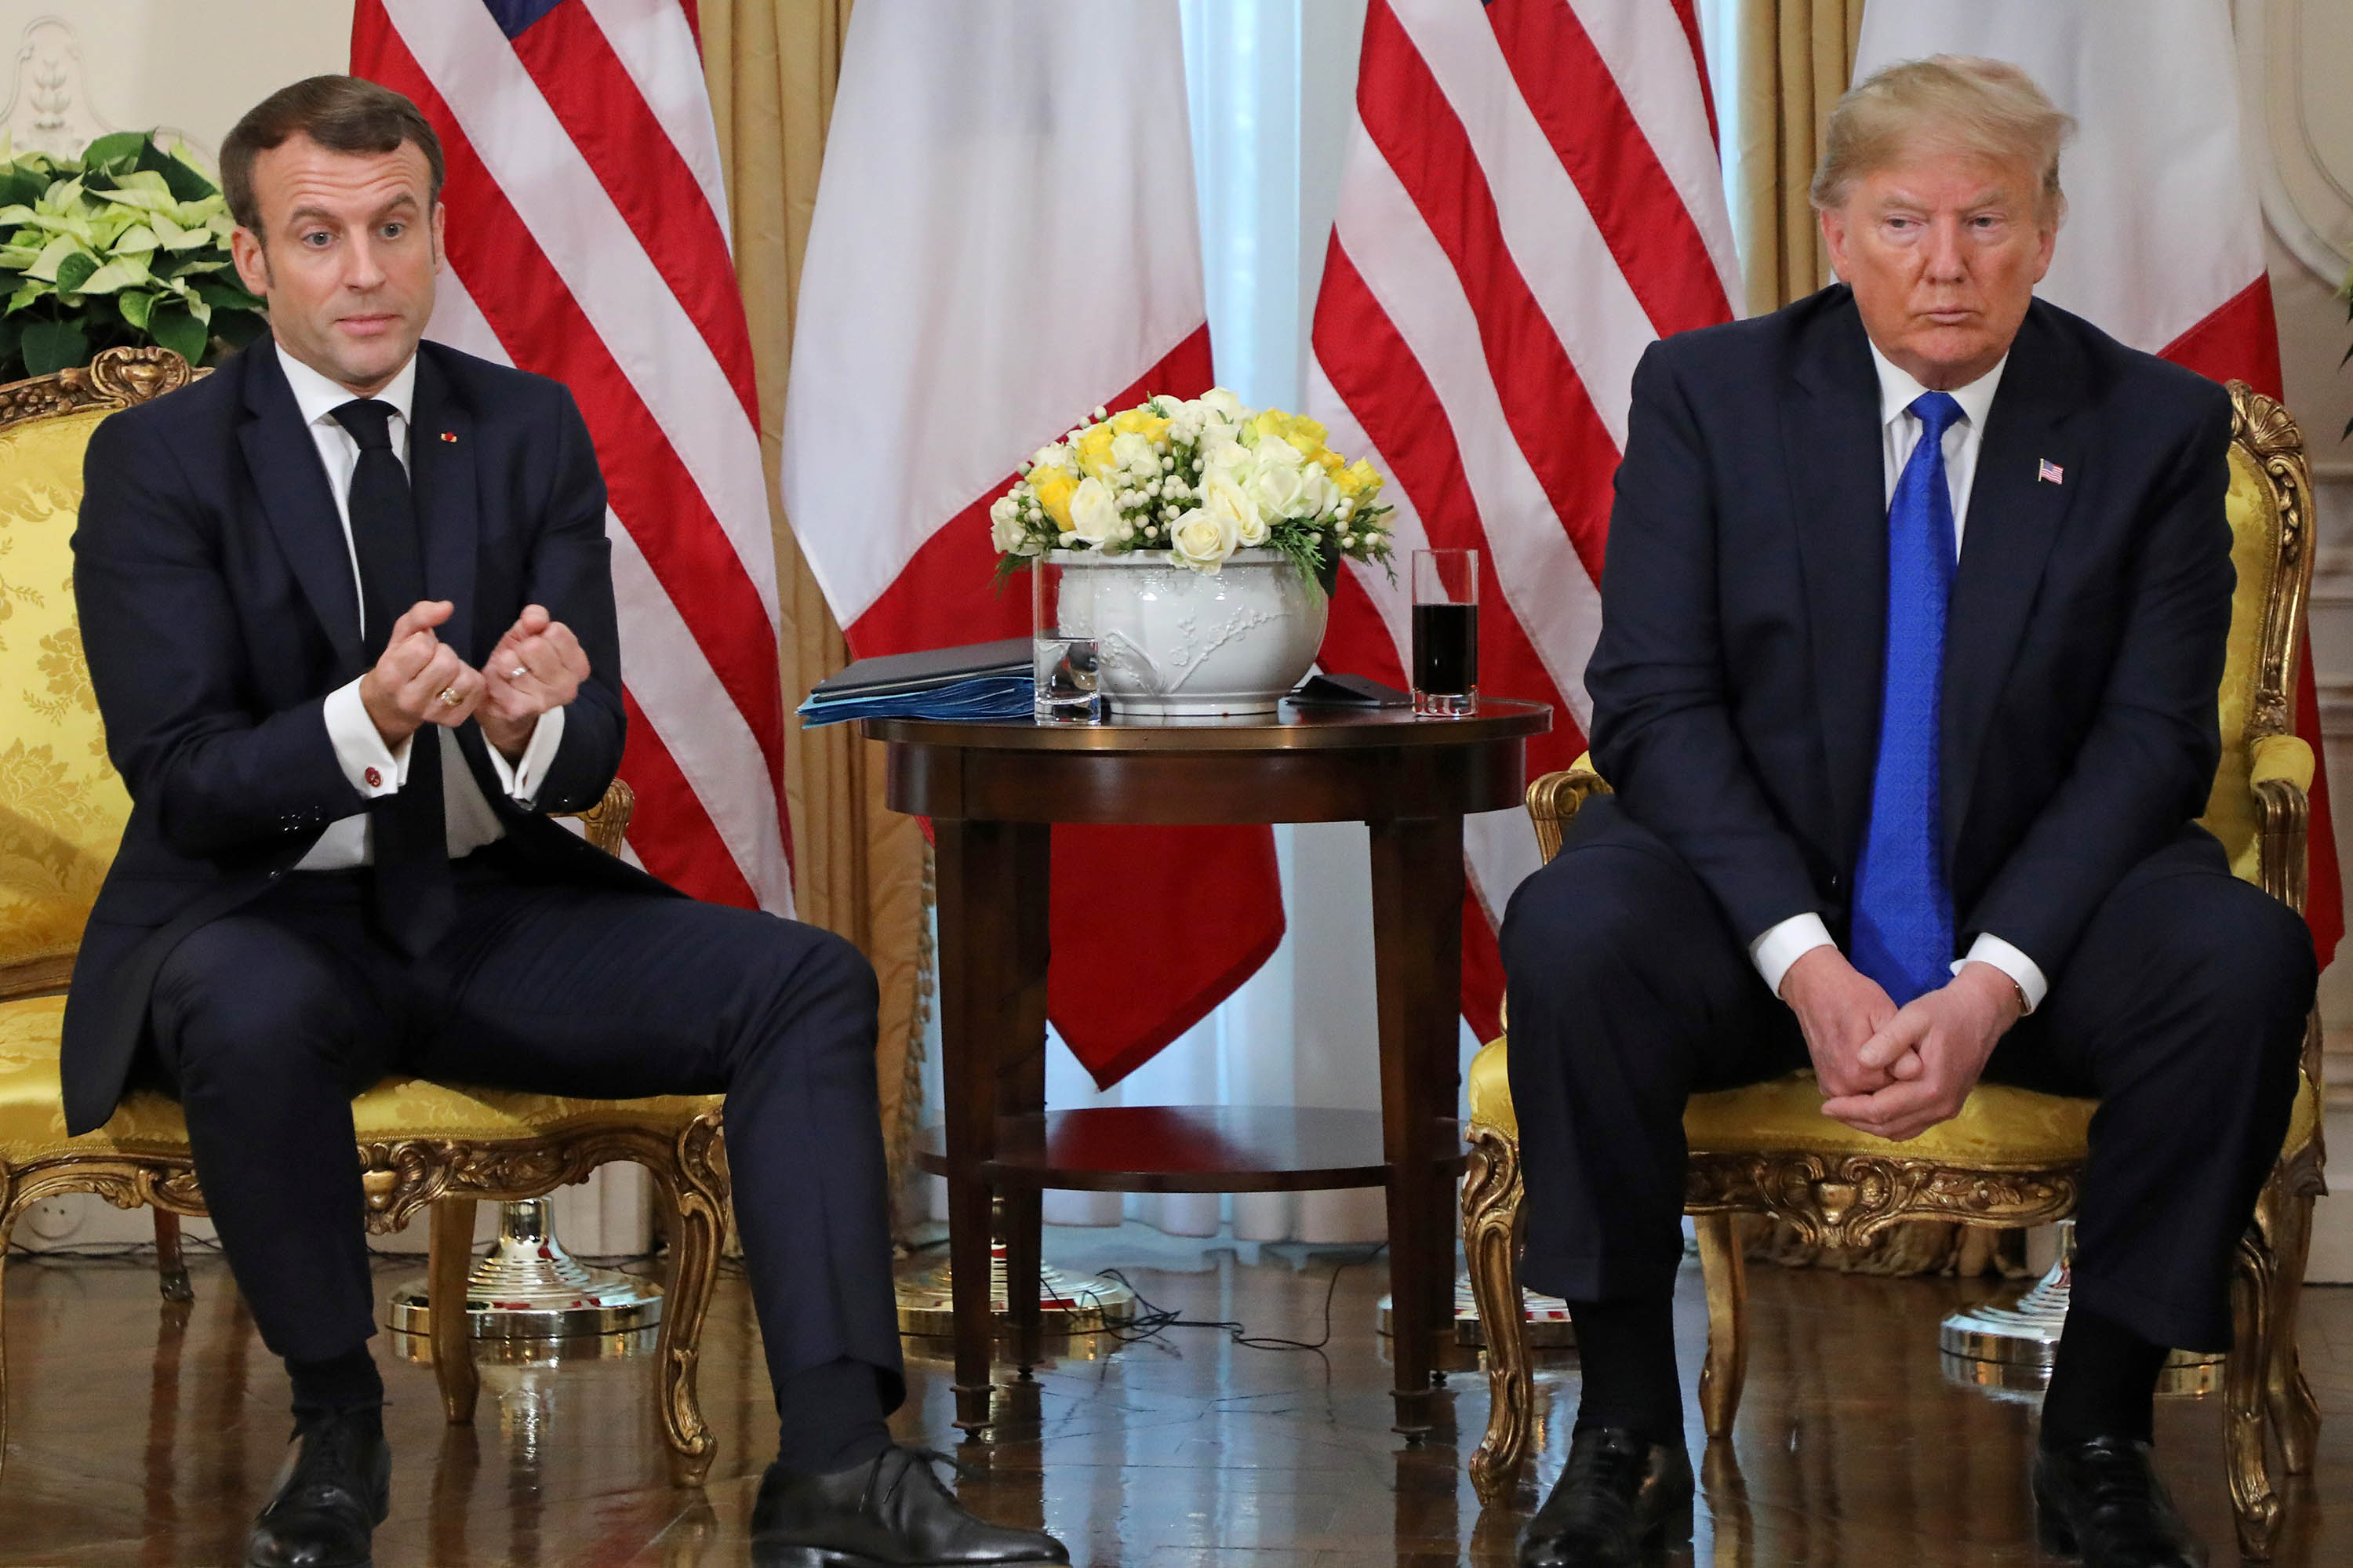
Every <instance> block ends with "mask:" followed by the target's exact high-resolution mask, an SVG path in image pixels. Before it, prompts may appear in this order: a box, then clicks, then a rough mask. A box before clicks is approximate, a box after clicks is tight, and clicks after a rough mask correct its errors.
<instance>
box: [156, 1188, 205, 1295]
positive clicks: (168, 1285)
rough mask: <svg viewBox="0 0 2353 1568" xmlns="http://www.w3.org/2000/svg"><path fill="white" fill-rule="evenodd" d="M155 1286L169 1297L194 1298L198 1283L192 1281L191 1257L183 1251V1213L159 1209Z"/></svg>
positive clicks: (157, 1210) (157, 1211)
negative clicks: (189, 1263) (184, 1254)
mask: <svg viewBox="0 0 2353 1568" xmlns="http://www.w3.org/2000/svg"><path fill="white" fill-rule="evenodd" d="M153 1213H154V1215H155V1286H156V1288H157V1289H159V1290H161V1291H162V1292H163V1293H164V1300H166V1301H194V1300H195V1298H196V1290H195V1286H193V1285H191V1284H189V1283H188V1263H187V1259H186V1258H185V1257H184V1256H183V1255H181V1252H180V1216H179V1215H177V1214H175V1213H172V1211H171V1210H169V1209H156V1210H154V1211H153Z"/></svg>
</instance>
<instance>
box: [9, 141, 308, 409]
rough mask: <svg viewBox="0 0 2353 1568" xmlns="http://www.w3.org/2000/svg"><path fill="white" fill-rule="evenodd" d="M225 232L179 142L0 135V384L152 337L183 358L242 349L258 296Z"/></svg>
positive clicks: (219, 204) (224, 216) (212, 188)
mask: <svg viewBox="0 0 2353 1568" xmlns="http://www.w3.org/2000/svg"><path fill="white" fill-rule="evenodd" d="M236 227H237V222H236V220H235V219H234V218H232V217H229V214H228V204H227V201H226V200H224V199H223V198H222V196H221V193H220V187H219V186H218V185H216V184H214V182H213V180H212V177H211V176H210V175H207V174H206V172H205V171H204V170H203V169H201V168H199V167H198V166H197V165H196V164H195V161H194V159H193V158H192V157H191V156H190V155H189V154H188V152H187V150H186V149H185V148H184V147H181V146H178V145H177V144H174V145H173V146H171V147H165V146H164V144H163V143H160V142H158V141H157V140H156V138H155V137H154V136H153V135H152V134H150V133H149V132H143V131H124V132H117V133H116V134H113V135H111V136H101V137H100V138H99V139H98V140H97V141H95V142H92V143H90V145H89V147H88V148H86V149H84V151H83V153H82V155H81V156H80V157H79V158H59V157H55V156H53V155H51V154H47V153H14V152H13V151H12V150H11V148H10V146H9V144H8V143H6V142H5V140H0V235H4V236H5V243H0V290H11V286H12V285H13V290H12V291H9V292H8V296H7V298H8V303H7V308H6V311H5V313H0V380H16V379H18V378H20V377H23V376H46V375H47V374H49V373H50V372H51V371H54V370H62V369H64V368H66V367H67V366H75V365H87V364H89V363H90V359H91V357H92V356H93V355H96V354H97V353H98V352H99V351H100V349H105V348H111V347H114V346H116V345H118V344H151V343H152V344H162V345H163V346H164V347H165V348H168V349H170V350H172V351H173V352H174V353H175V354H177V355H180V356H181V357H182V358H183V359H185V360H186V361H187V362H188V363H189V364H191V365H203V364H206V362H208V361H209V360H211V359H214V358H216V357H218V355H220V354H222V353H226V352H227V351H228V350H230V349H234V348H238V347H241V346H243V345H244V344H246V343H247V342H248V341H249V340H250V339H252V338H253V337H254V336H255V335H257V334H259V332H260V331H261V329H262V326H263V324H264V317H263V315H262V309H263V305H262V302H261V301H260V300H259V299H257V298H255V297H254V296H253V295H251V294H249V293H248V292H246V291H245V289H244V287H243V286H242V285H241V284H239V283H238V282H237V270H236V268H235V265H234V263H233V262H232V261H231V260H230V258H229V249H228V237H229V234H230V233H231V231H232V230H234V229H235V228H236Z"/></svg>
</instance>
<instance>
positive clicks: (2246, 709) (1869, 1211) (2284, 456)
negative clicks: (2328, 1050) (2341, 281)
mask: <svg viewBox="0 0 2353 1568" xmlns="http://www.w3.org/2000/svg"><path fill="white" fill-rule="evenodd" d="M2231 401H2232V411H2233V420H2232V438H2233V439H2232V444H2231V450H2230V462H2231V488H2230V495H2229V503H2228V504H2229V510H2230V517H2231V526H2232V535H2233V544H2232V563H2233V565H2235V566H2236V567H2237V568H2238V574H2239V584H2238V591H2237V595H2236V597H2235V599H2234V600H2233V603H2232V618H2231V646H2230V656H2229V662H2228V664H2227V667H2226V668H2225V671H2224V673H2223V678H2222V685H2221V691H2220V693H2219V694H2218V701H2219V703H2220V706H2221V730H2222V736H2223V757H2222V764H2221V768H2220V769H2219V770H2218V771H2217V773H2216V775H2215V779H2214V789H2213V792H2212V795H2211V798H2210V800H2208V803H2207V810H2206V815H2205V817H2204V819H2203V821H2204V822H2205V824H2206V826H2207V827H2208V828H2210V829H2211V830H2212V831H2213V832H2214V834H2215V836H2216V837H2218V838H2220V839H2221V841H2222V843H2223V846H2224V848H2225V849H2227V850H2228V851H2229V853H2230V855H2231V863H2232V869H2233V870H2234V871H2236V872H2237V874H2239V875H2240V876H2242V877H2244V878H2245V879H2246V880H2248V881H2250V882H2253V883H2255V884H2257V885H2260V886H2262V887H2263V890H2264V891H2265V892H2267V893H2269V894H2271V895H2273V896H2274V897H2276V898H2279V899H2280V900H2282V901H2283V902H2284V903H2286V904H2288V905H2289V906H2293V907H2295V908H2296V909H2298V910H2301V909H2302V908H2303V907H2304V899H2305V876H2306V859H2305V855H2306V842H2305V841H2306V789H2309V788H2310V786H2311V782H2312V770H2313V758H2312V751H2311V748H2310V747H2308V746H2306V744H2305V742H2304V741H2302V740H2300V739H2298V738H2297V737H2296V736H2295V735H2294V734H2293V733H2292V718H2293V712H2294V709H2293V698H2294V694H2295V662H2296V656H2297V652H2298V649H2299V647H2300V646H2301V642H2302V637H2303V630H2304V609H2305V594H2306V588H2307V586H2308V584H2309V582H2310V579H2311V571H2312V567H2311V557H2310V544H2311V536H2310V528H2311V519H2312V485H2311V478H2310V473H2309V471H2308V470H2307V468H2306V461H2305V455H2304V438H2303V436H2302V435H2301V433H2300V432H2299V431H2298V430H2297V429H2296V427H2295V421H2293V420H2292V419H2290V418H2288V416H2287V413H2286V411H2285V410H2284V408H2281V407H2280V406H2279V405H2278V404H2277V403H2275V402H2274V401H2273V400H2272V399H2270V398H2268V397H2263V396H2262V395H2261V394H2260V393H2256V392H2254V391H2252V390H2250V389H2249V388H2248V387H2246V386H2245V385H2244V384H2243V383H2241V382H2233V383H2232V384H2231ZM1606 789H1609V786H1608V785H1607V784H1606V783H1604V782H1603V781H1602V779H1601V778H1600V776H1599V774H1597V773H1595V772H1594V771H1593V770H1592V768H1590V766H1588V763H1587V762H1586V761H1584V760H1580V761H1579V762H1578V763H1577V765H1576V766H1574V767H1572V768H1569V769H1567V771H1565V772H1559V773H1551V774H1547V775H1546V776H1545V777H1544V778H1541V779H1537V780H1535V782H1534V783H1533V784H1531V785H1529V787H1528V813H1529V815H1530V816H1531V817H1533V818H1534V819H1535V830H1536V839H1537V842H1538V845H1539V847H1540V848H1541V849H1542V851H1543V853H1544V857H1545V859H1546V860H1547V861H1549V860H1550V859H1551V858H1552V857H1553V855H1554V854H1556V853H1558V851H1559V849H1560V842H1561V835H1562V832H1564V830H1566V828H1567V825H1568V824H1569V822H1570V821H1573V820H1574V819H1575V818H1576V815H1577V810H1578V808H1579V807H1580V806H1581V805H1582V804H1583V803H1584V802H1585V801H1586V800H1588V799H1589V798H1590V797H1592V796H1593V795H1595V794H1597V793H1599V792H1601V791H1604V790H1606ZM1507 1044H1508V1037H1507V1038H1506V1039H1498V1040H1496V1041H1494V1042H1493V1044H1489V1045H1488V1046H1487V1047H1486V1048H1485V1049H1484V1050H1482V1051H1481V1052H1480V1053H1479V1054H1478V1055H1477V1057H1476V1058H1474V1060H1473V1062H1472V1067H1471V1073H1470V1099H1471V1116H1470V1120H1469V1122H1468V1124H1467V1125H1466V1127H1465V1129H1464V1136H1465V1137H1466V1138H1467V1139H1469V1141H1470V1143H1471V1159H1470V1173H1469V1177H1468V1180H1467V1181H1465V1183H1464V1186H1463V1193H1462V1230H1463V1238H1464V1243H1465V1245H1466V1247H1467V1249H1468V1251H1469V1254H1470V1262H1471V1279H1472V1291H1473V1294H1474V1296H1475V1297H1476V1298H1477V1303H1478V1308H1479V1316H1480V1319H1481V1320H1482V1328H1483V1330H1484V1331H1485V1334H1486V1342H1487V1347H1488V1350H1487V1377H1488V1383H1489V1386H1490V1389H1491V1391H1492V1393H1493V1400H1492V1403H1491V1404H1490V1408H1489V1416H1488V1423H1487V1432H1486V1436H1485V1439H1484V1440H1483V1441H1482V1443H1481V1444H1480V1445H1479V1448H1478V1451H1477V1452H1476V1453H1475V1454H1473V1455H1472V1459H1471V1476H1472V1483H1473V1485H1474V1486H1475V1487H1476V1488H1477V1489H1478V1493H1479V1497H1480V1499H1481V1500H1482V1502H1489V1503H1492V1502H1493V1501H1494V1500H1495V1499H1497V1498H1499V1497H1501V1496H1503V1495H1504V1494H1505V1493H1506V1492H1507V1491H1509V1489H1511V1487H1512V1485H1513V1483H1514V1478H1516V1476H1517V1474H1518V1471H1519V1467H1520V1465H1521V1463H1522V1461H1523V1460H1524V1459H1525V1457H1526V1453H1527V1448H1528V1442H1529V1434H1530V1427H1531V1425H1532V1410H1531V1402H1532V1399H1533V1396H1534V1389H1533V1379H1532V1377H1531V1372H1530V1366H1529V1361H1528V1351H1527V1341H1526V1333H1525V1319H1524V1316H1523V1313H1522V1310H1521V1298H1520V1282H1519V1257H1520V1249H1521V1245H1522V1241H1523V1236H1524V1228H1523V1224H1522V1220H1521V1213H1520V1199H1521V1191H1522V1189H1521V1177H1520V1150H1519V1139H1518V1124H1517V1121H1516V1119H1515V1118H1514V1113H1513V1109H1512V1099H1511V1083H1510V1079H1509V1076H1508V1073H1507V1069H1506V1065H1505V1064H1506V1057H1505V1052H1506V1049H1507ZM2319 1084H2320V1038H2319V1029H2318V1026H2317V1023H2316V1022H2315V1024H2314V1025H2313V1026H2312V1027H2311V1028H2310V1029H2309V1030H2308V1031H2307V1033H2306V1039H2305V1054H2304V1073H2303V1081H2302V1083H2301V1084H2300V1085H2299V1087H2298V1093H2297V1096H2296V1100H2295V1111H2294V1114H2293V1116H2292V1118H2291V1120H2290V1124H2289V1128H2288V1135H2287V1139H2286V1143H2285V1146H2284V1149H2283V1150H2282V1151H2281V1155H2280V1160H2279V1163H2278V1165H2277V1166H2276V1167H2275V1168H2274V1171H2273V1174H2272V1178H2271V1181H2270V1182H2269V1183H2268V1184H2267V1185H2266V1186H2265V1187H2264V1189H2263V1195H2262V1197H2261V1199H2260V1200H2259V1202H2258V1205H2257V1209H2256V1213H2255V1223H2254V1224H2253V1225H2251V1226H2249V1227H2248V1231H2247V1234H2246V1236H2245V1238H2244V1239H2243V1240H2242V1243H2241V1244H2240V1248H2239V1255H2238V1266H2237V1269H2236V1272H2235V1276H2234V1277H2233V1279H2232V1287H2231V1302H2232V1318H2233V1320H2234V1323H2235V1327H2236V1331H2237V1340H2236V1342H2235V1344H2234V1345H2233V1347H2232V1351H2231V1353H2230V1357H2229V1359H2228V1361H2227V1362H2226V1364H2225V1367H2224V1372H2223V1399H2222V1404H2223V1412H2222V1414H2223V1423H2224V1436H2225V1445H2224V1446H2225V1455H2226V1458H2227V1461H2228V1465H2229V1469H2230V1485H2231V1500H2232V1507H2233V1509H2234V1510H2235V1512H2236V1514H2237V1519H2238V1534H2239V1544H2240V1549H2241V1551H2242V1552H2243V1553H2244V1554H2245V1555H2246V1556H2248V1557H2251V1558H2255V1559H2258V1560H2261V1559H2264V1558H2267V1557H2268V1556H2269V1555H2270V1553H2271V1546H2272V1542H2273V1539H2274V1535H2275V1534H2276V1532H2277V1530H2278V1523H2279V1519H2278V1514H2279V1503H2278V1499H2277V1498H2276V1497H2275V1496H2274V1492H2273V1489H2272V1484H2271V1473H2270V1462H2269V1457H2268V1450H2267V1446H2266V1436H2267V1430H2266V1429H2267V1428H2268V1430H2269V1433H2272V1434H2276V1436H2277V1437H2278V1439H2279V1443H2280V1448H2281V1451H2282V1455H2283V1457H2284V1459H2285V1461H2286V1465H2287V1467H2288V1469H2289V1470H2290V1471H2292V1472H2295V1473H2298V1474H2301V1473H2303V1472H2304V1471H2306V1469H2308V1468H2309V1467H2310V1466H2311V1462H2312V1455H2313V1447H2314V1444H2315V1442H2316V1438H2317V1435H2318V1430H2319V1425H2320V1413H2319V1409H2318V1407H2317V1406H2316V1404H2314V1402H2313V1398H2312V1393H2311V1390H2310V1389H2309V1388H2308V1387H2306V1383H2305V1381H2304V1376H2303V1373H2302V1372H2301V1371H2300V1370H2299V1368H2298V1365H2297V1361H2296V1349H2295V1311H2296V1299H2297V1294H2298V1291H2299V1289H2300V1287H2301V1285H2302V1281H2303V1277H2304V1264H2305V1254H2306V1247H2307V1245H2308V1243H2309V1240H2310V1236H2311V1226H2312V1202H2313V1199H2314V1198H2315V1197H2316V1196H2317V1195H2318V1194H2319V1193H2320V1192H2322V1191H2323V1190H2324V1189H2323V1185H2322V1181H2321V1174H2320V1172H2321V1162H2322V1148H2321V1122H2320V1093H2319ZM1820 1105H1821V1097H1820V1093H1819V1092H1818V1091H1817V1090H1816V1088H1815V1086H1814V1083H1813V1079H1812V1075H1810V1074H1805V1073H1800V1074H1794V1075H1790V1076H1788V1077H1785V1078H1781V1079H1778V1080H1776V1081H1774V1082H1771V1083H1766V1084H1760V1085H1757V1086H1753V1087H1750V1088H1745V1089H1732V1090H1726V1091H1724V1092H1722V1093H1715V1094H1703V1095H1695V1096H1694V1097H1692V1100H1691V1104H1690V1106H1689V1107H1688V1108H1687V1110H1686V1111H1685V1113H1684V1117H1683V1130H1684V1134H1685V1138H1686V1140H1687V1142H1688V1144H1689V1146H1690V1150H1691V1160H1690V1165H1689V1167H1688V1171H1687V1174H1686V1176H1685V1184H1684V1208H1685V1211H1686V1212H1687V1213H1691V1214H1692V1215H1693V1216H1694V1218H1695V1220H1696V1223H1697V1228H1698V1234H1699V1255H1700V1267H1701V1271H1702V1274H1703V1276H1704V1279H1705V1282H1706V1287H1707V1307H1708V1346H1707V1360H1706V1362H1705V1364H1704V1366H1703V1368H1702V1370H1701V1372H1700V1381H1699V1397H1700V1409H1701V1414H1702V1416H1703V1418H1704V1421H1705V1424H1706V1427H1707V1433H1708V1436H1710V1437H1711V1438H1720V1437H1724V1436H1727V1435H1728V1434H1729V1433H1730V1432H1731V1430H1732V1423H1733V1418H1734V1415H1735V1414H1736V1412H1737V1410H1738V1408H1739V1404H1740V1389H1741V1381H1742V1377H1743V1374H1744V1372H1745V1371H1746V1359H1747V1341H1746V1331H1745V1330H1746V1324H1745V1316H1746V1275H1745V1270H1746V1265H1745V1263H1744V1261H1743V1258H1742V1255H1741V1252H1740V1248H1739V1246H1738V1245H1736V1241H1735V1238H1734V1234H1733V1224H1732V1220H1733V1216H1734V1215H1735V1214H1740V1213H1754V1214H1766V1215H1770V1216H1772V1217H1774V1218H1775V1219H1778V1220H1781V1221H1784V1222H1786V1223H1788V1224H1790V1225H1792V1226H1794V1227H1795V1228H1796V1229H1797V1230H1798V1232H1799V1234H1801V1235H1802V1236H1803V1237H1804V1239H1806V1240H1807V1241H1809V1242H1813V1243H1817V1244H1821V1245H1861V1244H1862V1243H1864V1242H1867V1241H1868V1240H1870V1239H1871V1237H1872V1236H1873V1235H1874V1234H1877V1233H1879V1232H1881V1231H1883V1230H1885V1229H1886V1228H1887V1227H1889V1226H1891V1225H1894V1224H1901V1223H1902V1222H1904V1221H1906V1220H1917V1219H1936V1220H1957V1221H1962V1222H1965V1223H1968V1224H1981V1225H1997V1226H2008V1225H2032V1224H2043V1223H2045V1222H2048V1221H2052V1220H2058V1219H2062V1218H2064V1217H2065V1216H2067V1215H2068V1214H2069V1213H2073V1209H2074V1206H2075V1198H2076V1180H2077V1176H2078V1173H2079V1171H2080V1170H2081V1167H2082V1164H2083V1160H2084V1152H2085V1133H2086V1129H2087V1128H2088V1126H2089V1124H2090V1121H2091V1117H2092V1112H2093V1110H2094V1108H2095V1102H2094V1101H2091V1100H2084V1099H2069V1098H2063V1097H2057V1096H2051V1095H2038V1094H2033V1093H2031V1092H2029V1091H2027V1090H2024V1089H2017V1088H2010V1087H2006V1086H2000V1085H1992V1084H1988V1085H1982V1086H1979V1087H1978V1089H1977V1090H1976V1092H1975V1093H1973V1094H1972V1095H1970V1097H1969V1099H1968V1104H1967V1105H1966V1106H1965V1107H1963V1109H1962V1111H1961V1114H1960V1115H1959V1116H1958V1117H1957V1118H1954V1119H1953V1120H1952V1121H1949V1122H1947V1123H1945V1124H1944V1125H1943V1126H1941V1127H1937V1128H1932V1129H1931V1130H1930V1131H1929V1132H1927V1133H1926V1134H1925V1135H1924V1136H1922V1137H1920V1138H1918V1139H1914V1140H1913V1141H1911V1142H1909V1143H1900V1144H1899V1143H1890V1142H1887V1141H1885V1140H1883V1139H1877V1138H1873V1137H1871V1136H1870V1135H1868V1134H1866V1133H1862V1132H1858V1131H1855V1130H1854V1129H1852V1128H1847V1127H1844V1126H1841V1124H1839V1123H1837V1122H1833V1121H1830V1120H1827V1119H1826V1118H1823V1116H1822V1115H1821V1113H1820Z"/></svg>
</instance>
